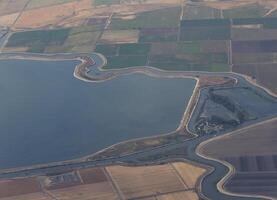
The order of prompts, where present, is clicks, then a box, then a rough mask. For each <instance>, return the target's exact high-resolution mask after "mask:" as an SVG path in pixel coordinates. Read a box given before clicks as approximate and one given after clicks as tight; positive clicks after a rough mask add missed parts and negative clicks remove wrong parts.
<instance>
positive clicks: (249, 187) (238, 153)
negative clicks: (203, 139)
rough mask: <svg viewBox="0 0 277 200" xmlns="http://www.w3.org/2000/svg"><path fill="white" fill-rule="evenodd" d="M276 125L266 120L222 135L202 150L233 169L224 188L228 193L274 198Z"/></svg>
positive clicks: (276, 169)
mask: <svg viewBox="0 0 277 200" xmlns="http://www.w3.org/2000/svg"><path fill="white" fill-rule="evenodd" d="M276 122H277V120H276V119H273V120H269V121H267V122H264V123H261V124H259V125H255V126H253V127H250V128H247V129H244V130H241V131H237V132H235V133H233V134H232V135H229V136H225V137H224V136H223V137H221V138H219V139H216V140H214V141H212V142H210V143H208V144H207V145H205V146H204V147H203V148H202V149H201V151H202V152H203V153H204V154H206V155H209V156H211V157H214V158H218V159H221V160H225V161H227V162H229V163H230V164H231V165H233V166H234V167H235V169H236V173H235V175H234V176H233V177H232V178H231V179H230V180H229V181H227V184H226V185H225V187H226V189H227V190H230V191H233V192H239V193H248V194H261V195H266V196H271V197H275V198H276V197H277V193H276V191H277V190H276V189H277V184H276V176H277V148H276V145H275V144H276V141H277V137H276V134H275V133H276V128H277V127H276ZM245 146H247V148H245ZM218 149H220V151H218Z"/></svg>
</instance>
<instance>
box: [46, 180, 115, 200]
mask: <svg viewBox="0 0 277 200" xmlns="http://www.w3.org/2000/svg"><path fill="white" fill-rule="evenodd" d="M51 193H52V194H53V195H54V196H55V197H56V198H57V199H60V200H76V199H79V200H82V199H83V200H86V199H89V200H107V199H109V200H117V196H116V194H115V193H114V191H113V188H112V186H111V184H110V183H109V182H100V183H94V184H86V185H79V186H74V187H68V188H64V189H59V190H52V191H51Z"/></svg>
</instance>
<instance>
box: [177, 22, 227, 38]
mask: <svg viewBox="0 0 277 200" xmlns="http://www.w3.org/2000/svg"><path fill="white" fill-rule="evenodd" d="M230 38H231V23H230V20H228V19H205V20H183V21H182V22H181V31H180V39H181V40H183V41H185V40H228V39H230Z"/></svg>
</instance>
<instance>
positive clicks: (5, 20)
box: [0, 13, 19, 26]
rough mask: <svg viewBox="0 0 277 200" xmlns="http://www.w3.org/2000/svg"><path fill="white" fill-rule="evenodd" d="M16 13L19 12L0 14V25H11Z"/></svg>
mask: <svg viewBox="0 0 277 200" xmlns="http://www.w3.org/2000/svg"><path fill="white" fill-rule="evenodd" d="M18 15H19V13H14V14H9V15H4V16H0V25H1V26H11V25H12V24H13V23H14V21H15V20H16V18H17V16H18Z"/></svg>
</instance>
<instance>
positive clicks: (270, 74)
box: [233, 64, 277, 94]
mask: <svg viewBox="0 0 277 200" xmlns="http://www.w3.org/2000/svg"><path fill="white" fill-rule="evenodd" d="M233 71H234V72H237V73H240V74H244V75H247V76H250V77H251V78H252V79H253V80H254V81H255V82H256V83H258V84H260V85H262V86H264V87H266V88H267V89H269V90H270V91H271V92H273V93H275V94H277V88H276V85H277V79H276V74H277V64H244V65H239V64H238V65H235V66H233Z"/></svg>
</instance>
